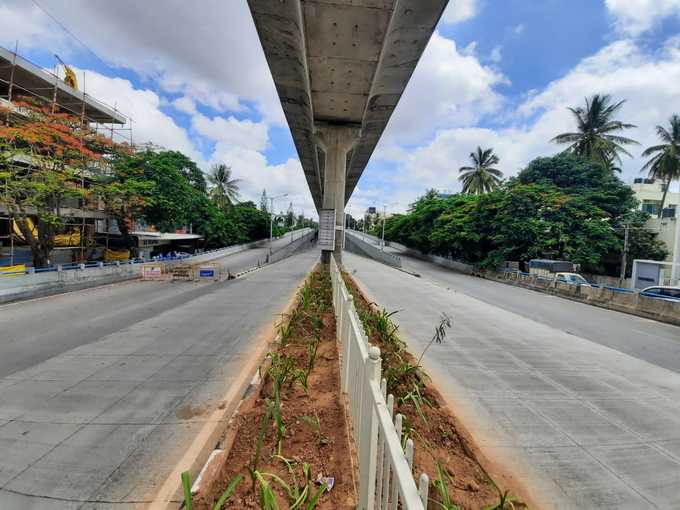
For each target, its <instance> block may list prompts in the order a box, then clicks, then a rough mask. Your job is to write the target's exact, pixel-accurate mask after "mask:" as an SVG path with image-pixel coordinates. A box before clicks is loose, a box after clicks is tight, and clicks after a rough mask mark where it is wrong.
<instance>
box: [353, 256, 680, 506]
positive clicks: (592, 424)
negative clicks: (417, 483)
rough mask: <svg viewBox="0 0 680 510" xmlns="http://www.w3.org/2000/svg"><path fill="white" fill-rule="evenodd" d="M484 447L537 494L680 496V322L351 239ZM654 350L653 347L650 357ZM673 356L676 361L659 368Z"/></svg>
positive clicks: (605, 501) (552, 502) (375, 288)
mask: <svg viewBox="0 0 680 510" xmlns="http://www.w3.org/2000/svg"><path fill="white" fill-rule="evenodd" d="M343 262H344V265H345V267H346V268H347V269H348V271H349V272H350V273H351V274H353V276H354V278H355V279H356V280H357V281H358V282H359V284H360V285H361V286H362V287H363V288H364V289H365V290H366V291H367V292H368V294H369V298H370V299H372V300H373V301H375V302H377V303H378V304H380V305H382V306H384V307H385V308H387V310H388V311H392V310H399V312H398V313H397V315H396V316H395V319H396V321H397V322H398V324H399V328H400V329H399V331H400V334H401V336H402V338H403V339H404V340H405V341H406V342H407V344H408V346H409V349H410V350H411V352H412V353H413V354H415V355H416V356H418V355H420V353H421V352H422V351H423V349H424V348H425V346H426V345H427V344H428V342H429V341H430V339H431V338H432V334H433V331H434V327H435V325H436V324H437V323H438V322H439V318H440V316H441V314H442V313H443V312H444V313H447V314H448V315H450V316H451V317H453V320H454V325H453V328H452V329H451V330H450V331H449V334H448V335H447V338H446V339H445V341H444V342H443V343H442V344H441V345H436V344H435V345H433V346H432V347H431V348H430V349H429V350H428V351H427V354H426V355H425V358H424V366H425V368H426V369H427V371H428V372H429V373H430V375H431V376H432V379H433V381H434V382H435V384H436V385H437V386H438V387H439V389H440V390H441V391H442V394H443V395H444V396H445V398H446V399H447V401H448V402H449V403H450V404H451V407H452V409H453V410H454V412H455V413H456V415H457V416H458V417H459V419H461V421H462V423H464V424H465V425H466V426H467V428H468V429H469V430H470V432H471V433H472V435H473V436H474V438H475V440H476V442H477V444H478V446H479V447H480V448H481V449H482V451H483V453H484V455H485V456H486V457H487V458H489V459H491V460H492V461H495V462H496V463H498V465H500V466H504V468H505V469H504V471H505V473H506V474H510V475H511V476H513V477H514V478H515V479H516V480H517V481H518V482H519V484H520V485H522V486H524V487H525V488H526V493H527V494H528V495H529V496H531V497H532V499H533V500H534V502H536V503H537V505H536V506H538V507H539V508H559V509H569V510H572V509H574V510H575V509H585V508H587V509H602V510H604V509H607V510H611V509H630V510H633V509H635V510H637V509H643V508H644V509H648V508H649V509H677V508H680V493H678V491H677V487H678V485H679V484H680V401H679V400H678V395H680V374H678V373H677V372H678V357H677V354H678V347H679V346H680V328H677V327H674V326H668V325H665V324H661V323H657V322H654V321H648V320H645V319H641V318H638V317H634V316H629V315H625V314H620V313H617V312H610V311H608V310H604V309H600V308H596V307H590V306H587V305H582V304H580V303H575V302H572V301H568V300H564V299H560V298H556V297H549V296H545V295H543V294H539V293H535V292H531V291H527V290H525V289H520V288H515V287H510V286H507V285H504V284H501V283H496V282H490V281H485V280H481V279H478V278H474V277H468V276H463V275H459V274H456V273H453V272H451V271H450V270H447V269H443V268H440V267H439V266H435V265H431V264H429V263H424V262H420V261H412V260H410V259H405V260H403V262H404V264H405V266H406V268H407V269H411V270H416V271H417V272H419V273H420V274H421V278H416V277H414V276H412V275H410V274H407V273H405V272H403V271H399V270H396V269H393V268H389V267H387V266H384V265H382V264H380V263H377V262H375V261H372V260H369V259H366V258H364V257H359V256H356V255H353V254H348V253H346V254H345V255H344V258H343ZM648 360H649V361H648ZM664 366H667V367H669V368H671V369H667V368H663V367H664Z"/></svg>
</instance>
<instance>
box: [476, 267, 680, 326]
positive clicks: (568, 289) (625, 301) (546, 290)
mask: <svg viewBox="0 0 680 510" xmlns="http://www.w3.org/2000/svg"><path fill="white" fill-rule="evenodd" d="M502 274H503V273H496V272H495V271H491V272H485V273H481V274H480V276H481V277H482V278H485V279H487V280H492V281H495V282H499V283H504V284H506V285H512V286H515V287H522V288H525V289H528V290H533V291H534V292H541V293H543V294H552V295H554V296H558V297H562V298H565V299H569V300H571V301H578V302H579V303H583V304H586V305H591V306H597V307H598V308H604V309H605V310H613V311H615V312H621V313H627V314H629V315H635V316H638V317H644V318H645V319H652V320H656V321H659V322H664V323H666V324H673V325H674V326H680V306H678V307H677V309H674V306H675V304H674V303H673V302H670V301H664V300H662V299H655V298H647V297H645V296H640V295H639V294H621V293H619V292H615V291H613V290H610V289H606V288H594V287H586V286H583V287H581V286H576V285H568V284H559V283H558V284H557V285H556V286H553V285H551V284H550V283H549V282H540V281H538V282H532V281H530V280H526V281H523V280H512V279H507V278H504V277H502Z"/></svg>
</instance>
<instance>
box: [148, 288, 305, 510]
mask: <svg viewBox="0 0 680 510" xmlns="http://www.w3.org/2000/svg"><path fill="white" fill-rule="evenodd" d="M301 286H302V284H300V285H299V286H298V287H297V288H296V289H295V291H294V292H293V294H292V295H291V297H290V299H289V300H288V303H287V304H286V306H285V307H284V309H283V311H282V313H283V314H289V313H290V311H291V310H293V308H294V307H295V306H296V303H297V295H298V290H299V289H300V287H301ZM276 338H277V333H276V323H275V322H273V323H271V324H268V325H267V326H265V327H263V328H262V329H261V330H260V331H259V332H258V334H257V335H256V337H255V339H254V342H253V343H254V344H255V345H257V348H256V349H255V350H254V351H253V354H252V355H251V357H250V359H249V360H247V361H246V362H245V364H244V366H243V369H242V370H241V372H240V374H239V376H238V378H237V379H236V380H235V381H234V382H233V384H231V385H230V387H229V390H228V391H227V393H226V394H225V395H224V396H223V397H222V399H221V402H225V403H226V405H225V406H220V407H221V408H220V407H218V408H217V409H215V410H214V411H213V412H212V413H211V414H210V416H209V417H208V419H207V421H206V423H205V425H204V426H203V428H202V429H201V430H200V431H199V433H198V434H197V435H196V437H195V438H194V440H193V442H192V443H191V445H189V447H188V448H186V449H185V450H184V455H183V456H182V458H181V459H180V461H179V462H178V463H177V464H176V466H175V467H174V468H173V470H172V471H171V473H170V474H169V475H168V477H167V478H166V480H165V482H164V483H163V485H161V488H160V489H159V490H158V492H157V493H156V494H155V495H154V497H153V499H152V502H151V503H150V504H149V506H148V507H147V508H148V510H165V509H170V508H172V509H175V508H177V506H178V505H177V502H176V499H175V495H176V494H178V491H179V490H180V485H181V481H180V478H181V474H182V473H183V472H184V471H190V472H192V473H195V472H197V471H198V467H199V466H200V462H202V461H203V460H204V459H206V458H207V457H208V456H209V455H210V454H209V452H210V451H211V450H212V449H213V448H214V446H215V444H217V442H218V440H219V438H220V437H222V435H223V433H224V424H225V423H226V422H227V420H229V418H230V417H231V416H232V415H233V414H234V413H235V412H236V411H237V409H238V406H239V404H240V403H241V400H242V399H243V397H244V396H245V394H246V393H247V391H248V388H249V387H250V384H251V381H252V380H253V377H254V376H256V375H257V373H258V370H259V368H260V365H261V364H262V360H263V359H264V357H265V355H266V353H267V351H268V350H269V348H270V346H271V345H272V343H273V342H275V341H276Z"/></svg>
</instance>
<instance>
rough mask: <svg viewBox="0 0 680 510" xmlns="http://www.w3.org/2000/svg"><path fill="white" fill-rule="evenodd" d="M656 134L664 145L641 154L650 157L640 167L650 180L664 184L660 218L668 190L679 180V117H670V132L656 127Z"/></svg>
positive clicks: (655, 146)
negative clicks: (657, 180)
mask: <svg viewBox="0 0 680 510" xmlns="http://www.w3.org/2000/svg"><path fill="white" fill-rule="evenodd" d="M656 133H657V134H658V135H659V138H661V141H662V142H664V143H662V144H660V145H654V146H652V147H649V148H648V149H647V150H646V151H645V152H643V153H642V156H643V157H649V156H652V158H651V159H650V160H649V161H647V163H645V166H643V167H642V171H643V172H645V171H647V172H649V177H650V178H652V179H660V180H661V181H662V182H663V183H664V190H663V196H662V197H661V207H660V208H659V218H661V214H662V213H663V206H664V204H665V203H666V194H667V193H668V188H670V186H671V183H672V182H673V181H675V180H680V116H679V115H677V114H676V115H673V116H672V117H671V119H670V130H668V129H666V128H665V127H663V126H656Z"/></svg>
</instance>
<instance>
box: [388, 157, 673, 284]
mask: <svg viewBox="0 0 680 510" xmlns="http://www.w3.org/2000/svg"><path fill="white" fill-rule="evenodd" d="M636 205H637V202H636V200H635V197H634V195H633V192H632V190H631V189H630V188H629V187H628V186H626V185H625V184H624V183H623V182H622V181H621V180H620V179H618V177H616V176H615V175H613V174H612V173H611V172H610V171H609V170H608V169H607V168H606V167H604V166H603V165H601V164H598V163H595V162H593V161H588V160H585V159H583V158H578V157H575V156H572V155H568V154H560V155H558V156H555V157H552V158H540V159H537V160H534V161H533V162H531V163H530V164H529V165H528V166H527V168H526V169H524V170H523V171H522V172H520V174H519V175H518V176H517V177H515V178H513V179H511V180H510V181H509V182H507V183H504V184H502V185H501V186H500V187H499V188H498V189H497V190H494V191H491V192H490V193H487V194H485V195H481V196H477V195H465V194H457V195H451V196H448V197H445V198H440V196H439V195H438V194H437V193H436V192H435V191H433V190H430V191H429V192H428V193H426V194H425V195H424V196H423V197H421V198H420V199H418V200H417V201H416V202H415V203H414V204H412V206H411V208H410V209H409V211H408V213H407V214H404V215H395V216H393V217H391V218H389V219H388V221H387V225H386V228H385V236H386V238H387V239H389V240H393V241H397V242H400V243H403V244H406V245H407V246H411V247H413V248H416V249H418V250H421V251H423V252H426V253H435V254H438V255H444V256H451V257H453V258H457V259H461V260H465V261H468V262H471V263H477V264H480V265H482V266H485V267H496V266H498V265H499V264H500V263H502V262H503V261H504V260H516V261H528V260H530V259H532V258H540V257H550V258H561V259H567V260H570V261H572V262H575V263H578V264H581V265H582V267H583V268H584V270H585V271H586V272H607V273H610V274H616V271H617V269H618V264H619V261H620V256H621V249H622V238H623V224H624V223H628V224H630V225H631V226H634V225H638V226H643V225H644V222H645V221H646V218H647V216H646V214H645V213H642V212H640V211H634V209H635V207H636ZM634 231H635V234H633V233H631V236H632V238H631V257H633V256H635V257H636V258H651V259H661V258H663V257H664V256H665V250H664V247H663V245H662V243H660V242H659V241H658V240H657V239H656V235H655V234H653V233H650V232H647V231H644V230H641V229H640V230H634ZM633 238H634V239H633Z"/></svg>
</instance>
